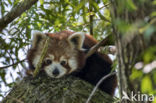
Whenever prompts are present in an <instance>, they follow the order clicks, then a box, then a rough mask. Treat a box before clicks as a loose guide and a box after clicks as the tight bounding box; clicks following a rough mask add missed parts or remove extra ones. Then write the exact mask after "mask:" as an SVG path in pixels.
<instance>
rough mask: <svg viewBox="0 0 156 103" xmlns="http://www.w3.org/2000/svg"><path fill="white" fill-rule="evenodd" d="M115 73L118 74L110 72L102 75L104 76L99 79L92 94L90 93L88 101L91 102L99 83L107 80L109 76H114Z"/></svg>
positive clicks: (87, 102)
mask: <svg viewBox="0 0 156 103" xmlns="http://www.w3.org/2000/svg"><path fill="white" fill-rule="evenodd" d="M115 74H116V72H112V73H109V74H107V75H105V76H104V77H102V78H101V79H100V80H99V81H98V83H97V84H96V86H95V87H94V89H93V90H92V92H91V94H90V95H89V97H88V99H87V101H86V103H89V101H90V100H91V98H92V96H93V95H94V93H95V92H96V90H97V88H98V87H99V85H100V84H101V83H102V82H103V81H104V80H106V79H107V78H109V77H111V76H113V75H115Z"/></svg>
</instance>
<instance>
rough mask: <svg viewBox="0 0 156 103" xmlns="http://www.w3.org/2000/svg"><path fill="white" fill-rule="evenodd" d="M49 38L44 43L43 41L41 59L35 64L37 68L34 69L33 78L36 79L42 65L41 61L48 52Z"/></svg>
mask: <svg viewBox="0 0 156 103" xmlns="http://www.w3.org/2000/svg"><path fill="white" fill-rule="evenodd" d="M49 39H50V38H49V37H47V39H46V41H45V44H44V47H43V50H42V53H41V57H40V60H39V62H38V64H37V67H36V68H35V71H34V73H33V76H34V77H36V76H37V74H38V73H39V71H40V69H41V65H42V61H43V59H44V57H45V55H46V53H47V50H48V44H49Z"/></svg>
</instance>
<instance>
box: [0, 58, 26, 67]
mask: <svg viewBox="0 0 156 103" xmlns="http://www.w3.org/2000/svg"><path fill="white" fill-rule="evenodd" d="M24 61H25V59H23V60H21V61H18V62H16V63H13V64H11V65H7V66H4V67H0V69H5V68H8V67H11V66H14V65H17V64H19V63H22V62H24Z"/></svg>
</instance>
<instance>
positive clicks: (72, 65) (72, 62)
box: [68, 57, 78, 73]
mask: <svg viewBox="0 0 156 103" xmlns="http://www.w3.org/2000/svg"><path fill="white" fill-rule="evenodd" d="M68 64H69V66H70V68H71V70H70V71H69V73H71V72H72V71H74V70H76V69H77V66H78V64H77V61H76V59H75V58H74V57H72V58H70V59H69V60H68Z"/></svg>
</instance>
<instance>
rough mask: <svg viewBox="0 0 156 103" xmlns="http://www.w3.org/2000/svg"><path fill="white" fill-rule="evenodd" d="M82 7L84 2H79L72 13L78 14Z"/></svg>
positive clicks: (82, 0)
mask: <svg viewBox="0 0 156 103" xmlns="http://www.w3.org/2000/svg"><path fill="white" fill-rule="evenodd" d="M84 5H85V0H81V2H80V4H79V5H78V6H77V7H75V10H74V12H79V11H80V9H82V7H83V6H84Z"/></svg>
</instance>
